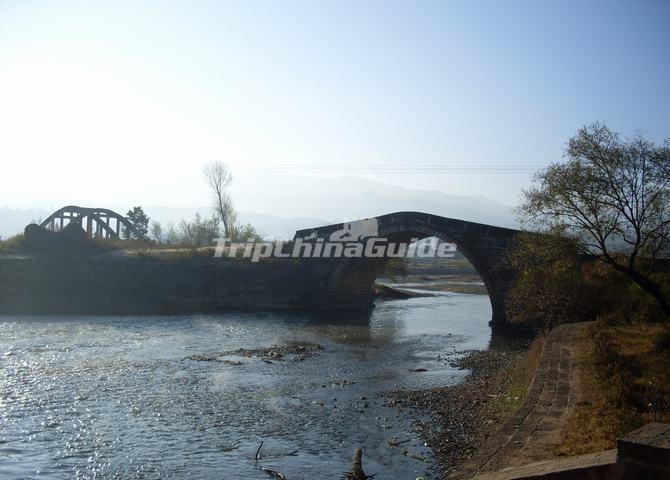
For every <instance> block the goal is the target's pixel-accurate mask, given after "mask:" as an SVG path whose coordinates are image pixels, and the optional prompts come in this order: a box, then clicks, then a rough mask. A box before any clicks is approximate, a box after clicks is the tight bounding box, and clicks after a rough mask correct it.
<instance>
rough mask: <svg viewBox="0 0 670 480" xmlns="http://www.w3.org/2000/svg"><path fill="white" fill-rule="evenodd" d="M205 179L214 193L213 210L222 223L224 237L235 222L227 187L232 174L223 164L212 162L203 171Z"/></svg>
mask: <svg viewBox="0 0 670 480" xmlns="http://www.w3.org/2000/svg"><path fill="white" fill-rule="evenodd" d="M204 173H205V177H206V178H207V182H208V183H209V186H210V188H211V189H212V192H213V193H214V210H215V211H216V214H217V215H218V217H219V219H220V220H221V222H222V223H223V229H224V234H225V235H230V234H231V232H232V231H233V229H234V228H235V223H236V222H237V214H236V213H235V207H234V206H233V199H232V197H231V196H230V192H229V191H228V187H230V184H231V183H232V181H233V174H232V173H231V172H230V170H228V168H227V167H226V166H225V164H224V163H223V162H220V161H213V162H211V163H209V164H208V165H207V166H206V167H205V170H204Z"/></svg>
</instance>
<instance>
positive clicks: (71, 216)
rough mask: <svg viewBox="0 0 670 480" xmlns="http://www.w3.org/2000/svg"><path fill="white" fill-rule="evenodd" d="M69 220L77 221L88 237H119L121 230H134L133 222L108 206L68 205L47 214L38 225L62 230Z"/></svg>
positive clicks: (53, 229) (48, 228)
mask: <svg viewBox="0 0 670 480" xmlns="http://www.w3.org/2000/svg"><path fill="white" fill-rule="evenodd" d="M71 222H77V223H78V224H79V225H81V227H82V228H83V229H84V230H86V233H87V234H88V236H89V237H100V238H115V239H119V238H121V232H122V231H124V229H125V231H127V232H128V233H130V232H134V231H135V230H134V228H133V224H132V223H130V222H129V221H128V219H127V218H126V217H124V216H123V215H119V214H118V213H116V212H114V211H112V210H109V209H108V208H88V207H77V206H75V205H68V206H67V207H63V208H60V209H58V210H56V211H55V212H54V213H52V214H51V215H49V216H48V217H47V219H46V220H44V221H43V222H42V223H41V224H40V226H41V227H43V228H46V229H47V230H52V231H60V230H63V228H65V227H66V226H67V225H68V224H70V223H71Z"/></svg>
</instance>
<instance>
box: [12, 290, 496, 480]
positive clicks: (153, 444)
mask: <svg viewBox="0 0 670 480" xmlns="http://www.w3.org/2000/svg"><path fill="white" fill-rule="evenodd" d="M490 316H491V308H490V304H489V301H488V298H487V297H486V296H483V295H458V294H445V295H439V296H435V297H425V298H412V299H408V300H402V301H386V302H378V305H377V307H376V308H375V310H374V311H373V313H372V315H371V317H370V318H369V319H367V320H366V319H360V318H356V317H354V316H352V315H351V314H340V316H339V317H336V318H332V317H331V318H316V317H315V316H314V315H311V316H310V315H306V314H305V315H303V314H275V313H272V314H271V313H265V314H263V313H230V314H221V315H192V316H165V317H159V316H151V317H137V316H135V317H132V316H130V317H83V316H77V317H60V316H58V317H57V316H43V317H15V316H1V317H0V328H1V331H2V337H1V338H0V353H1V356H0V392H1V396H0V478H3V479H5V478H7V479H12V478H16V479H19V478H21V479H23V478H43V479H69V478H82V479H84V478H119V479H140V478H141V479H152V478H189V477H190V478H197V479H209V478H212V479H214V478H216V479H221V478H249V479H253V478H267V475H265V474H264V473H263V472H261V471H259V470H258V466H257V465H256V464H255V463H254V454H255V451H256V449H257V448H258V445H259V444H260V442H261V441H263V442H265V443H264V447H263V450H262V452H263V454H264V456H263V458H262V460H261V462H260V464H261V465H262V466H266V467H270V468H274V469H276V470H279V471H281V472H282V473H284V474H285V475H286V476H287V477H288V478H290V479H303V478H304V479H307V478H310V479H311V478H333V479H336V478H339V477H340V475H341V473H342V472H344V471H345V470H347V469H348V468H349V466H350V462H351V459H352V455H353V451H354V449H355V448H356V447H362V448H363V449H364V451H365V456H364V460H365V467H366V470H367V471H368V473H378V475H377V476H376V477H375V478H376V479H401V478H407V479H412V480H413V479H414V478H416V476H418V475H420V474H422V473H423V472H424V470H426V468H427V465H426V464H424V463H422V462H417V461H416V460H414V459H411V458H409V457H407V456H405V455H403V454H402V453H401V449H397V448H396V449H392V448H390V447H389V445H388V443H387V440H388V439H390V438H392V437H394V436H396V437H398V438H401V437H402V438H411V439H412V441H411V442H410V443H408V444H407V447H408V448H411V449H413V451H417V452H420V453H421V454H423V455H428V456H430V451H429V450H428V449H427V447H425V446H424V445H423V442H422V440H421V439H420V438H418V437H417V435H416V433H413V432H412V429H411V424H410V423H409V421H408V420H407V419H406V418H403V416H401V415H399V414H398V412H397V411H396V410H394V409H393V408H391V407H387V406H386V405H385V399H384V397H383V396H382V395H380V394H383V393H384V392H388V391H391V390H394V389H397V388H410V389H414V388H427V387H433V386H441V385H445V384H450V383H454V382H457V381H459V380H461V379H462V378H463V377H464V375H465V374H466V373H467V372H464V371H460V370H457V369H455V368H453V367H451V366H450V365H449V362H448V361H447V362H445V361H438V360H437V356H438V355H444V354H448V355H449V358H455V357H456V356H457V355H458V352H461V351H463V350H469V349H483V348H486V347H487V345H488V341H489V337H490V329H489V327H488V321H489V319H490ZM293 342H306V343H309V344H319V345H321V346H323V350H319V351H316V354H315V355H314V356H311V357H309V356H308V357H307V358H305V359H304V360H302V361H292V359H291V358H289V356H288V355H287V356H286V358H282V359H273V360H272V359H271V360H269V361H271V362H272V363H267V362H265V361H263V359H261V358H258V357H250V358H247V357H239V356H229V357H226V358H229V359H230V360H231V361H239V362H241V364H240V365H231V364H226V363H222V362H218V361H195V360H191V359H187V358H186V357H188V356H191V355H195V354H205V353H211V352H220V351H226V350H237V349H239V348H246V349H252V348H262V347H268V346H270V345H273V344H277V345H286V344H292V343H293ZM298 360H299V359H298ZM417 368H425V369H426V370H427V371H426V372H424V373H417V372H411V371H410V369H417ZM296 451H297V453H294V452H296Z"/></svg>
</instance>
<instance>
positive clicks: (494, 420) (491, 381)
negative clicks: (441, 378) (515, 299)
mask: <svg viewBox="0 0 670 480" xmlns="http://www.w3.org/2000/svg"><path fill="white" fill-rule="evenodd" d="M541 351H542V342H541V339H538V340H535V341H532V340H531V339H529V338H523V337H505V338H499V339H497V340H496V341H495V342H494V346H493V347H492V348H490V349H489V350H484V351H472V352H466V353H465V354H464V356H463V357H462V358H460V359H458V360H456V361H452V362H451V365H452V366H456V367H458V368H461V369H468V370H470V373H469V374H468V376H467V377H466V378H465V380H464V381H463V382H462V383H459V384H456V385H450V386H445V387H438V388H430V389H423V390H400V391H396V392H394V393H392V394H390V395H389V399H388V404H389V405H393V406H396V407H397V408H399V409H400V410H401V411H402V412H404V414H405V415H407V416H408V417H410V418H412V419H413V421H414V424H415V426H416V428H417V429H418V431H419V434H420V436H421V437H422V438H424V440H425V441H426V443H427V445H428V446H429V447H430V448H431V450H432V451H433V453H434V455H435V459H436V462H437V466H436V467H435V468H434V471H433V472H431V473H432V474H433V475H434V477H431V478H446V477H448V476H449V475H450V474H451V473H452V472H454V471H455V470H456V469H457V468H458V467H459V466H461V465H463V464H464V463H466V462H467V461H468V460H470V459H471V458H472V457H473V455H474V454H475V452H476V451H477V449H478V448H479V447H481V446H482V445H483V444H484V443H485V442H486V440H487V439H489V438H491V437H492V436H493V435H494V434H495V433H496V432H497V431H498V429H499V428H500V426H501V425H502V424H503V423H504V422H505V420H506V419H508V418H509V417H510V416H511V415H512V414H513V413H514V412H515V411H516V410H517V409H518V407H519V405H520V404H521V402H522V400H523V397H524V395H525V392H526V390H527V388H528V385H529V384H530V382H531V381H532V378H533V375H534V373H535V367H536V365H537V361H538V358H539V356H540V354H541ZM438 360H444V361H447V360H446V359H438Z"/></svg>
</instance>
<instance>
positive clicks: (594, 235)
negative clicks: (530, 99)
mask: <svg viewBox="0 0 670 480" xmlns="http://www.w3.org/2000/svg"><path fill="white" fill-rule="evenodd" d="M566 153H567V162H563V163H554V164H551V165H550V166H549V167H548V168H547V169H546V170H544V171H542V172H540V173H539V174H538V175H537V176H536V178H535V184H534V186H533V187H532V188H530V189H529V190H527V191H524V197H525V198H524V202H523V204H522V206H521V208H520V212H521V213H522V215H524V216H525V220H526V221H527V222H528V223H530V224H531V225H533V226H536V227H539V228H540V229H544V230H545V231H547V230H553V231H560V232H563V233H565V234H566V235H568V236H570V237H572V238H573V239H574V242H575V246H576V247H577V248H578V249H579V250H580V251H581V252H582V253H586V254H589V255H595V257H596V258H598V259H599V260H600V261H602V262H604V263H605V264H607V265H609V266H610V267H612V268H613V269H615V270H616V271H618V272H621V273H623V274H624V275H626V276H627V277H628V278H629V279H630V280H632V281H633V282H634V283H635V284H637V285H638V286H639V287H640V288H641V289H643V290H644V291H645V292H647V293H648V294H650V295H651V296H652V297H653V298H654V299H655V301H656V302H657V303H658V305H659V306H660V307H661V309H662V310H663V312H664V313H665V314H666V315H668V314H670V303H669V302H668V298H667V297H666V296H665V295H664V293H663V291H662V289H661V286H660V285H659V283H658V282H657V281H656V280H655V279H654V276H653V275H652V273H653V267H654V264H655V262H656V260H657V258H658V257H659V255H660V253H661V252H662V251H663V249H665V248H667V246H668V241H669V237H670V189H669V187H670V139H669V140H666V141H665V143H664V145H656V144H654V143H653V142H651V141H649V140H647V139H646V138H645V137H644V136H643V135H641V134H637V135H635V136H633V137H632V138H631V139H630V140H622V139H621V138H620V137H619V135H618V134H617V133H615V132H612V131H611V130H610V129H609V128H608V127H607V126H605V125H603V124H600V123H594V124H592V125H589V126H586V127H583V128H582V129H580V130H579V131H578V132H577V134H576V135H575V136H574V137H573V138H572V139H570V141H569V143H568V148H567V152H566Z"/></svg>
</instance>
